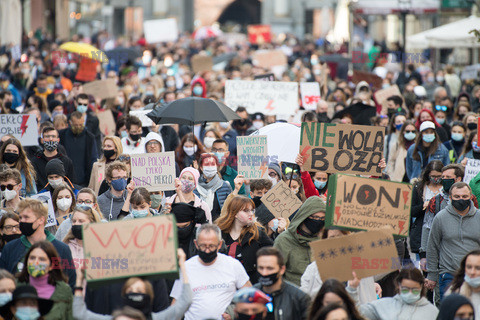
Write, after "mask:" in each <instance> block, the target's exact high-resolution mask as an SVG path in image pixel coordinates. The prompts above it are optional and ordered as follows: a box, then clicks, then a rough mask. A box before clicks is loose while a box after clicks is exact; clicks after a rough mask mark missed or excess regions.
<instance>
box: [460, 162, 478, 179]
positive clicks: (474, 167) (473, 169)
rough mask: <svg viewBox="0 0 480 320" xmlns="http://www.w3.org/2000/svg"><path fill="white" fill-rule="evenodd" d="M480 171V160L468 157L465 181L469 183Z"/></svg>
mask: <svg viewBox="0 0 480 320" xmlns="http://www.w3.org/2000/svg"><path fill="white" fill-rule="evenodd" d="M479 172H480V160H475V159H470V158H468V159H467V165H466V166H465V176H464V177H463V182H465V183H469V182H470V180H472V179H473V178H475V176H476V175H477V174H478V173H479Z"/></svg>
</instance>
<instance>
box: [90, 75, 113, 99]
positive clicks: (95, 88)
mask: <svg viewBox="0 0 480 320" xmlns="http://www.w3.org/2000/svg"><path fill="white" fill-rule="evenodd" d="M83 92H84V93H86V94H90V95H92V96H94V97H95V98H100V99H106V98H114V97H116V96H117V93H118V87H117V84H116V83H115V79H107V80H95V81H91V82H88V83H85V84H84V85H83Z"/></svg>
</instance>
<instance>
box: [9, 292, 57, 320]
mask: <svg viewBox="0 0 480 320" xmlns="http://www.w3.org/2000/svg"><path fill="white" fill-rule="evenodd" d="M53 305H54V302H53V301H52V300H50V299H42V298H39V296H38V294H37V290H36V289H35V288H34V287H33V286H31V285H22V286H18V287H17V288H16V289H15V290H14V291H13V293H12V300H11V301H10V302H8V303H7V304H6V305H5V306H3V307H1V308H0V315H1V316H2V317H4V319H19V320H20V319H27V320H37V319H42V318H41V317H42V316H45V315H47V314H48V313H49V312H50V310H51V309H52V307H53ZM12 316H13V317H14V318H12Z"/></svg>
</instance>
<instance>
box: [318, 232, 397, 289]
mask: <svg viewBox="0 0 480 320" xmlns="http://www.w3.org/2000/svg"><path fill="white" fill-rule="evenodd" d="M310 247H311V248H312V250H313V256H314V258H315V262H316V263H317V268H318V271H319V273H320V276H321V277H322V279H328V278H335V279H337V280H339V281H348V280H351V279H353V275H352V272H353V271H355V273H356V274H357V277H358V278H365V277H370V276H374V275H377V274H382V273H390V272H392V271H395V270H398V269H401V268H402V264H401V261H400V260H399V258H398V253H397V249H396V247H395V241H394V240H393V236H392V231H391V229H389V228H387V229H381V230H375V231H368V232H358V233H354V234H350V235H346V236H342V237H337V238H331V239H323V240H318V241H314V242H311V243H310Z"/></svg>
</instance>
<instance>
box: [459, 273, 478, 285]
mask: <svg viewBox="0 0 480 320" xmlns="http://www.w3.org/2000/svg"><path fill="white" fill-rule="evenodd" d="M463 279H464V280H465V282H466V283H467V284H468V285H469V286H470V287H472V288H478V287H480V277H476V278H470V277H469V276H467V275H465V277H464V278H463Z"/></svg>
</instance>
